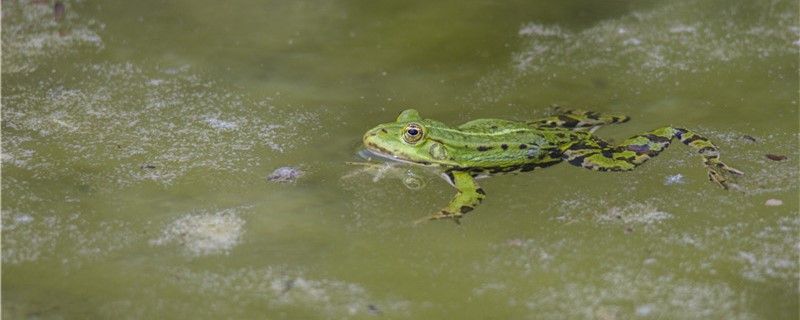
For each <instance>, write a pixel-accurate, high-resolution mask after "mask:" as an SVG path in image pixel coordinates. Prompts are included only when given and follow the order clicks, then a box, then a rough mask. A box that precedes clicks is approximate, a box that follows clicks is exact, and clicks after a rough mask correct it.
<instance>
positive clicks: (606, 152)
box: [601, 149, 614, 158]
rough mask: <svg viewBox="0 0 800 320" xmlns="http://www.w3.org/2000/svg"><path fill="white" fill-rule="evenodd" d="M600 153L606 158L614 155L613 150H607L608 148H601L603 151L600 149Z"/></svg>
mask: <svg viewBox="0 0 800 320" xmlns="http://www.w3.org/2000/svg"><path fill="white" fill-rule="evenodd" d="M601 153H602V154H603V156H604V157H606V158H613V157H614V152H612V151H611V150H608V149H603V151H601Z"/></svg>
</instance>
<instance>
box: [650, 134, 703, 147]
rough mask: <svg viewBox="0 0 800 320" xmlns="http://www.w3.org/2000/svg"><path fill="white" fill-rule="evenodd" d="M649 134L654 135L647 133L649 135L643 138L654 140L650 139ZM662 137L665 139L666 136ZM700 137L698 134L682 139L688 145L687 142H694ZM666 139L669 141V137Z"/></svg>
mask: <svg viewBox="0 0 800 320" xmlns="http://www.w3.org/2000/svg"><path fill="white" fill-rule="evenodd" d="M649 136H654V135H652V134H649V135H647V136H645V138H647V139H650V141H656V140H653V139H651V138H650V137H649ZM662 139H666V138H662ZM700 139H702V138H701V137H700V136H698V135H693V136H691V137H688V138H686V140H683V144H685V145H688V144H690V143H692V142H695V141H697V140H700ZM666 140H667V141H669V139H666Z"/></svg>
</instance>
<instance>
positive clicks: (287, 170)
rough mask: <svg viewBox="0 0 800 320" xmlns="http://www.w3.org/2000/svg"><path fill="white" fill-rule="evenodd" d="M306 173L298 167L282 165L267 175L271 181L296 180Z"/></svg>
mask: <svg viewBox="0 0 800 320" xmlns="http://www.w3.org/2000/svg"><path fill="white" fill-rule="evenodd" d="M304 174H305V172H304V171H303V170H301V169H300V168H297V167H280V168H278V169H275V171H272V173H270V174H269V175H268V176H267V181H269V182H281V183H283V182H295V181H297V179H299V178H300V177H302V176H303V175H304Z"/></svg>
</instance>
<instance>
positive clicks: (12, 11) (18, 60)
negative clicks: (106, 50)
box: [2, 1, 105, 74]
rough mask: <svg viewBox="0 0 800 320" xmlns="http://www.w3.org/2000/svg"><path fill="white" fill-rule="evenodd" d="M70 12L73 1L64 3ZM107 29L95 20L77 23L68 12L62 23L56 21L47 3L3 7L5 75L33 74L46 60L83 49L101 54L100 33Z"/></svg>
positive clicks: (8, 3)
mask: <svg viewBox="0 0 800 320" xmlns="http://www.w3.org/2000/svg"><path fill="white" fill-rule="evenodd" d="M64 4H65V6H67V7H68V8H69V7H70V6H71V3H70V1H65V2H64ZM104 28H105V25H104V24H102V23H98V22H96V21H94V20H88V21H86V20H82V19H78V16H77V15H76V14H75V13H74V12H73V10H69V9H68V10H66V11H65V14H64V16H63V19H62V21H60V22H58V21H56V20H55V18H54V14H53V6H52V4H51V3H50V2H49V1H48V2H45V3H36V1H16V2H7V3H3V33H2V42H3V71H2V72H3V73H4V74H16V73H26V72H33V71H35V70H36V69H38V68H39V67H40V63H41V61H42V59H44V58H55V57H57V56H59V55H63V54H65V53H69V52H71V51H74V50H78V49H81V48H90V49H92V50H100V49H102V48H103V40H102V39H101V38H100V36H99V35H98V34H97V31H100V30H103V29H104Z"/></svg>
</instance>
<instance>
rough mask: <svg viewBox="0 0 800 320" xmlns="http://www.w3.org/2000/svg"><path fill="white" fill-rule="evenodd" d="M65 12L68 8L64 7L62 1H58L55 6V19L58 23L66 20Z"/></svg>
mask: <svg viewBox="0 0 800 320" xmlns="http://www.w3.org/2000/svg"><path fill="white" fill-rule="evenodd" d="M65 11H66V7H64V3H63V2H61V1H56V4H55V5H54V6H53V19H54V20H55V21H56V22H61V21H62V20H64V12H65Z"/></svg>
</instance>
